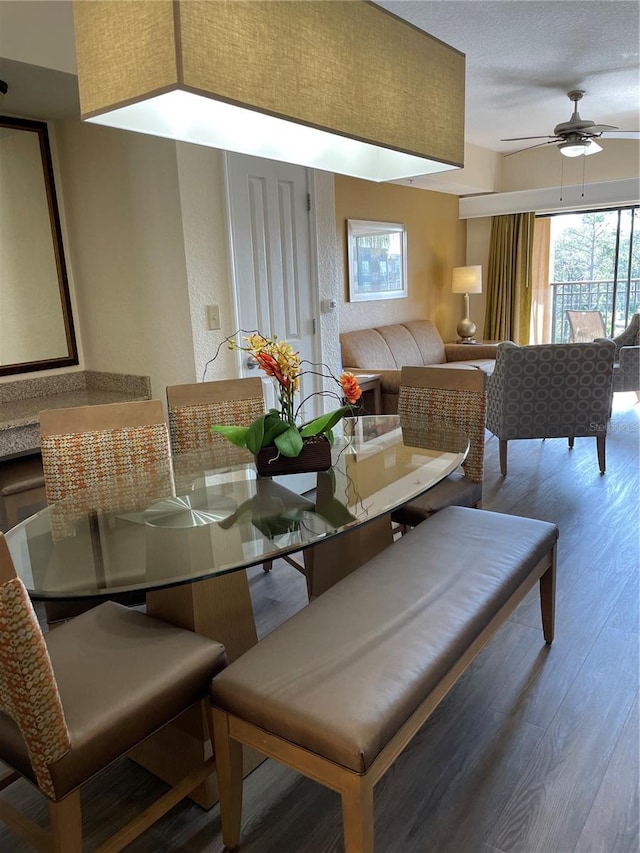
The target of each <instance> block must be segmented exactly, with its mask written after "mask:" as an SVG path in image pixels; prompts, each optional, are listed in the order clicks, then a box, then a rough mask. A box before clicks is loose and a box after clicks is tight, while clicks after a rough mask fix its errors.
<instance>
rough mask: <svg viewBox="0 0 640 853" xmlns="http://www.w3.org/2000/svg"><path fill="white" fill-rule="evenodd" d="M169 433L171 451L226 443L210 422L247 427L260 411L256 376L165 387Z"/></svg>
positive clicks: (260, 402) (258, 381) (258, 383)
mask: <svg viewBox="0 0 640 853" xmlns="http://www.w3.org/2000/svg"><path fill="white" fill-rule="evenodd" d="M167 404H168V409H169V434H170V436H171V447H172V449H173V452H174V454H183V453H191V452H192V451H194V450H201V449H202V448H206V447H211V446H212V445H216V446H219V447H221V446H223V445H228V442H227V440H226V438H224V436H222V435H220V433H215V432H211V429H210V427H211V426H212V425H213V424H224V425H227V426H249V425H250V424H251V423H253V421H255V420H256V419H257V418H259V417H260V415H263V414H264V399H263V395H262V382H261V380H260V379H234V380H220V381H218V382H196V383H192V384H190V385H172V386H169V387H168V388H167Z"/></svg>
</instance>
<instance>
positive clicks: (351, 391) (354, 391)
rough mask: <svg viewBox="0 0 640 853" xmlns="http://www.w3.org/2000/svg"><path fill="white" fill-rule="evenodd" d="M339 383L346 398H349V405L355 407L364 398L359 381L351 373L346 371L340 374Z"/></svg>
mask: <svg viewBox="0 0 640 853" xmlns="http://www.w3.org/2000/svg"><path fill="white" fill-rule="evenodd" d="M338 382H339V383H340V385H341V386H342V390H343V391H344V396H345V397H346V398H347V403H349V405H351V406H353V404H354V403H356V402H357V401H358V400H359V399H360V397H362V389H361V388H360V386H359V385H358V380H357V379H356V377H355V376H354V375H353V373H349V372H348V371H345V372H344V373H341V374H340V377H339V379H338Z"/></svg>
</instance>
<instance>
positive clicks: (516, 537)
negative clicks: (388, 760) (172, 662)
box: [211, 507, 558, 773]
mask: <svg viewBox="0 0 640 853" xmlns="http://www.w3.org/2000/svg"><path fill="white" fill-rule="evenodd" d="M557 535H558V531H557V528H556V526H555V525H553V524H549V523H547V522H543V521H536V520H532V519H528V518H520V517H516V516H509V515H503V514H498V513H493V512H486V511H484V510H476V509H467V508H464V507H448V508H446V509H443V510H442V511H441V512H438V513H436V514H435V515H433V516H431V517H430V518H429V519H427V520H426V521H425V522H424V523H423V524H421V525H420V526H419V527H416V528H415V529H414V530H411V531H410V532H409V533H407V535H406V536H403V537H402V538H401V539H400V540H399V541H398V542H396V543H394V544H393V545H391V546H389V548H387V549H386V550H385V551H382V552H381V553H380V554H378V555H377V556H375V557H374V558H373V559H372V560H370V561H369V562H368V563H366V564H365V565H364V566H362V567H360V568H359V569H357V570H356V571H355V572H353V573H352V574H351V575H349V576H348V577H346V578H345V579H344V580H342V581H340V582H339V583H337V584H336V585H335V586H334V587H332V588H331V589H330V590H328V592H325V593H324V594H323V595H321V596H320V597H319V598H317V599H315V600H314V601H312V602H311V603H310V604H309V606H308V607H305V608H304V609H303V610H302V611H300V612H299V613H297V614H296V615H295V616H293V617H292V618H291V619H289V620H288V621H287V622H286V623H285V624H284V625H282V626H280V627H279V628H278V629H276V630H275V631H274V632H273V633H271V634H269V635H268V636H267V637H266V638H265V639H264V640H262V641H261V642H260V643H259V644H258V645H257V646H254V647H253V648H252V649H250V650H249V651H248V652H246V653H245V654H244V655H242V656H241V657H240V658H238V659H237V660H236V661H234V662H233V663H232V664H231V665H230V666H229V667H227V669H225V670H224V671H223V672H221V673H220V674H219V675H218V676H217V677H216V678H215V679H214V680H213V682H212V685H211V699H212V702H213V704H214V705H216V706H218V707H220V708H223V709H224V710H226V711H229V712H231V713H232V714H235V715H237V716H238V717H240V718H242V719H244V720H247V721H249V722H251V723H254V724H255V725H257V726H260V727H261V728H263V729H265V730H266V731H268V732H271V733H273V734H276V735H279V736H280V737H282V738H285V739H286V740H288V741H290V742H293V743H295V744H298V745H299V746H302V747H304V748H306V749H309V750H311V751H312V752H314V753H316V754H317V755H320V756H324V757H325V758H327V759H329V760H331V761H335V762H337V763H338V764H340V765H342V766H343V767H347V768H350V769H352V770H354V771H355V772H359V773H361V772H365V771H366V770H367V769H368V768H369V767H370V766H371V763H372V762H373V761H374V759H375V758H376V756H377V755H378V754H379V752H380V751H381V750H382V749H383V748H384V746H385V745H386V744H387V743H388V742H389V740H390V739H391V738H392V737H393V735H394V734H395V733H396V732H397V731H398V729H399V728H400V727H401V726H402V724H403V723H405V722H406V720H407V719H408V718H409V717H410V715H411V714H412V713H413V712H414V711H415V710H416V708H417V707H418V706H419V705H420V703H421V702H422V701H423V700H424V699H425V698H426V697H427V696H428V695H429V693H430V692H431V691H432V690H433V688H434V687H435V686H436V684H437V683H438V682H439V681H440V679H441V678H442V677H443V676H444V675H445V674H446V673H447V672H448V670H449V669H450V668H451V667H452V666H453V664H454V663H455V662H456V661H457V660H458V659H459V658H460V656H461V655H462V654H463V653H464V652H465V651H466V650H467V649H468V648H469V646H470V645H471V643H472V642H473V641H474V640H475V639H476V638H477V637H478V635H479V634H480V633H481V632H482V630H483V629H484V628H485V627H486V625H487V624H488V623H489V621H490V620H491V618H492V617H493V616H494V615H495V614H496V613H497V612H498V610H499V609H500V608H501V606H502V605H503V604H504V603H505V602H506V601H507V599H508V598H509V597H510V596H511V594H512V593H513V592H514V591H515V590H516V589H517V588H518V586H519V585H520V584H521V583H522V582H523V581H524V580H525V579H526V577H527V576H528V574H529V573H530V572H531V571H532V569H533V568H534V567H535V566H536V565H537V563H538V562H539V561H540V560H541V559H542V557H543V556H544V555H545V554H546V553H547V552H548V551H549V550H550V549H551V548H552V546H553V545H554V543H555V541H556V538H557Z"/></svg>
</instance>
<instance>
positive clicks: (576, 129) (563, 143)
mask: <svg viewBox="0 0 640 853" xmlns="http://www.w3.org/2000/svg"><path fill="white" fill-rule="evenodd" d="M583 95H584V90H583V89H572V91H571V92H567V96H568V98H569V100H570V101H571V103H572V104H573V113H572V115H571V118H570V119H569V121H563V122H560V124H557V125H556V126H555V127H554V128H553V136H514V137H511V138H509V139H501V140H500V141H501V142H520V141H524V140H526V139H545V140H546V141H545V142H538V143H537V144H536V145H529V146H527V147H526V148H519V149H518V151H510V152H509V154H506V155H505V156H506V157H508V156H509V155H510V154H519V153H520V151H529V150H530V149H532V148H539V147H540V146H542V145H557V146H558V148H559V149H560V153H561V154H564V155H565V157H579V156H580V155H581V154H585V155H587V154H597V153H598V151H602V148H601V146H600V145H598V143H597V142H596V141H595V140H596V139H599V138H600V137H601V136H602V134H603V133H616V132H617V133H627V132H628V131H620V129H619V128H617V127H616V126H615V125H612V124H596V123H595V122H593V121H589V120H588V119H583V118H581V117H580V113H579V112H578V101H580V100H581V99H582V96H583Z"/></svg>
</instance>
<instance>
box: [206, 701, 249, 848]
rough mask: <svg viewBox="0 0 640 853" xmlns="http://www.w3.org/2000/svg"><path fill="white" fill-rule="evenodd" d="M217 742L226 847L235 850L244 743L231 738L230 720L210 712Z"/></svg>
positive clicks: (240, 800)
mask: <svg viewBox="0 0 640 853" xmlns="http://www.w3.org/2000/svg"><path fill="white" fill-rule="evenodd" d="M211 717H212V721H213V736H214V742H215V756H216V770H217V773H218V791H219V796H220V820H221V823H222V840H223V842H224V845H225V847H227V848H228V849H229V850H234V849H235V848H236V847H237V846H238V844H239V843H240V824H241V821H242V744H241V743H239V742H238V741H237V740H232V739H231V738H230V737H229V717H228V716H227V714H225V713H224V711H220V710H218V709H217V708H213V709H212V710H211Z"/></svg>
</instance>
